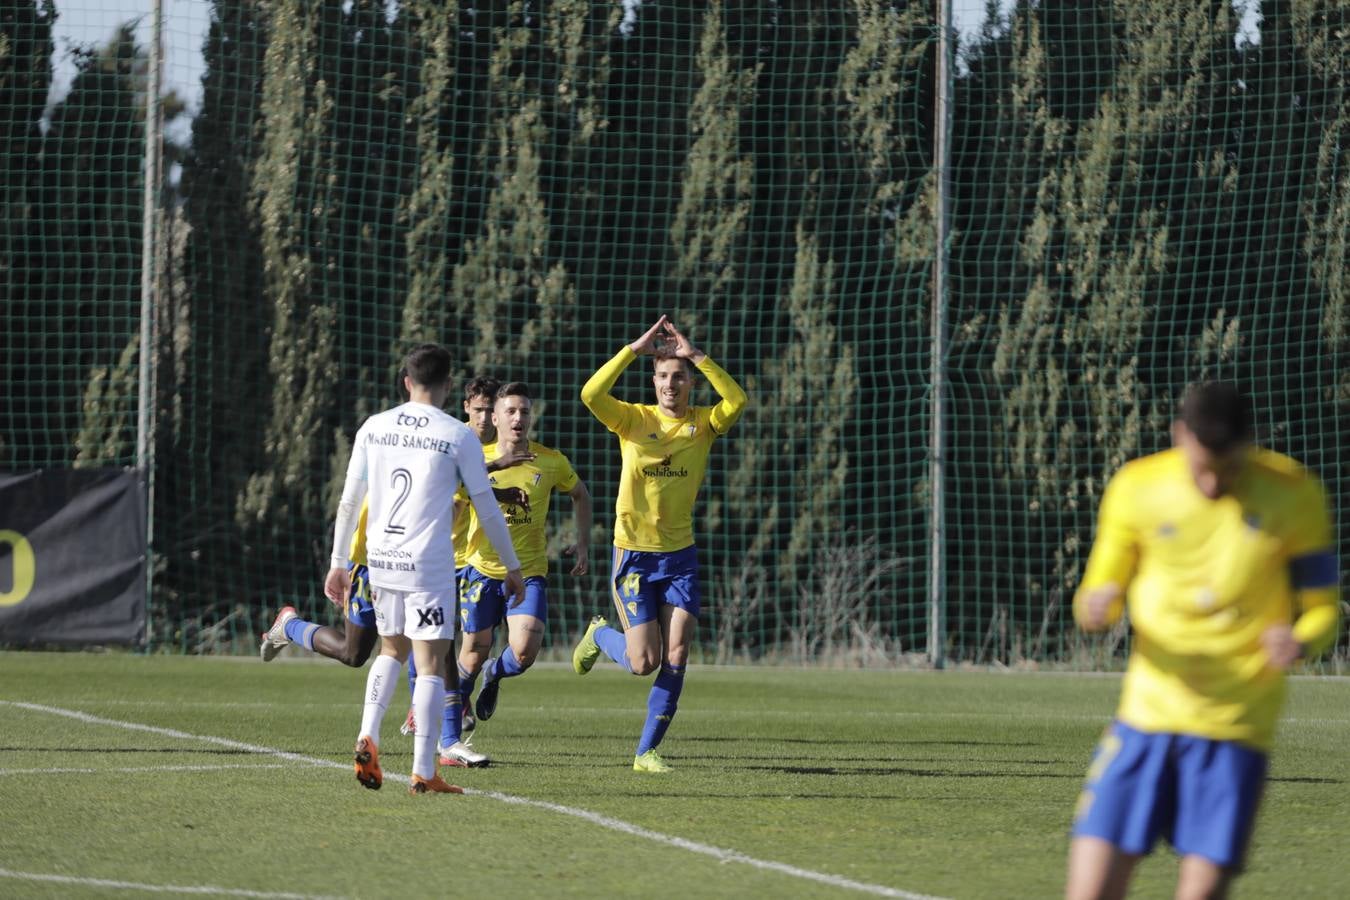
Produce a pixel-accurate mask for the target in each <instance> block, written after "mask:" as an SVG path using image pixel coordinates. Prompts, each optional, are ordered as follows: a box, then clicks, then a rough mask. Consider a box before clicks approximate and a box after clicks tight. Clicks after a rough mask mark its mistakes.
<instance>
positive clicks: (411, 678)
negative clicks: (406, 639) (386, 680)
mask: <svg viewBox="0 0 1350 900" xmlns="http://www.w3.org/2000/svg"><path fill="white" fill-rule="evenodd" d="M416 689H417V663H415V662H413V654H411V653H409V654H408V694H409V695H411V694H412V692H413V691H414V690H416Z"/></svg>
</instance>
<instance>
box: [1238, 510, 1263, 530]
mask: <svg viewBox="0 0 1350 900" xmlns="http://www.w3.org/2000/svg"><path fill="white" fill-rule="evenodd" d="M1242 521H1243V522H1244V523H1245V524H1246V526H1247V527H1248V528H1250V529H1251V530H1252V531H1260V530H1261V517H1260V516H1259V515H1257V514H1256V513H1254V512H1249V513H1243V514H1242Z"/></svg>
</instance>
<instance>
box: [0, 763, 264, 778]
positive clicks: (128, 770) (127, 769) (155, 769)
mask: <svg viewBox="0 0 1350 900" xmlns="http://www.w3.org/2000/svg"><path fill="white" fill-rule="evenodd" d="M289 768H290V766H288V765H286V764H285V763H261V764H256V763H255V764H242V765H234V766H229V765H220V766H123V767H121V768H117V769H0V776H3V775H107V774H109V773H110V772H116V773H117V774H119V775H135V774H137V773H140V772H145V773H148V774H151V775H156V774H158V773H160V772H220V771H223V770H226V769H230V770H238V769H289Z"/></svg>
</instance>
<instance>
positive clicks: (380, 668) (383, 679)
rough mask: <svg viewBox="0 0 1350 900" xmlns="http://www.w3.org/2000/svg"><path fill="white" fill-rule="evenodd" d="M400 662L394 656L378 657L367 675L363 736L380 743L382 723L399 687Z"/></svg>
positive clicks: (362, 716)
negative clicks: (395, 690) (391, 699)
mask: <svg viewBox="0 0 1350 900" xmlns="http://www.w3.org/2000/svg"><path fill="white" fill-rule="evenodd" d="M400 668H402V666H401V665H400V664H399V661H398V660H397V659H395V658H394V657H392V656H383V655H381V656H377V657H376V658H375V661H374V662H373V663H371V664H370V673H369V674H368V675H366V704H365V707H364V708H363V709H362V710H361V732H360V733H361V734H362V735H364V736H367V737H370V738H373V739H374V741H375V743H376V744H378V743H379V742H380V723H382V722H383V721H384V711H385V710H386V709H388V708H389V700H390V698H391V697H393V696H394V689H395V688H396V687H397V686H398V670H399V669H400Z"/></svg>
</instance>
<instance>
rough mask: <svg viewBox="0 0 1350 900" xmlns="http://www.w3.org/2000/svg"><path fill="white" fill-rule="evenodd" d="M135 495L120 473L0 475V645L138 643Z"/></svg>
mask: <svg viewBox="0 0 1350 900" xmlns="http://www.w3.org/2000/svg"><path fill="white" fill-rule="evenodd" d="M145 541H146V537H145V500H144V492H143V488H142V485H141V481H140V477H139V475H138V474H137V473H136V472H134V471H128V470H126V469H47V470H43V471H38V472H23V473H11V472H0V644H138V643H141V642H142V641H143V640H144V634H145V559H146V546H145Z"/></svg>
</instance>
